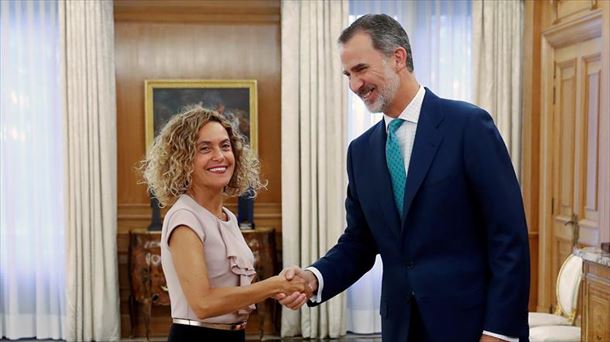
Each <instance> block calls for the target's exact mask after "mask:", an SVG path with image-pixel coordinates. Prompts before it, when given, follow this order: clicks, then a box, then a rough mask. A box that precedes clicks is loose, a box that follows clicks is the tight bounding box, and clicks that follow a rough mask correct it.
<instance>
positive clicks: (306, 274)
mask: <svg viewBox="0 0 610 342" xmlns="http://www.w3.org/2000/svg"><path fill="white" fill-rule="evenodd" d="M280 275H283V276H284V277H286V279H287V280H292V279H294V277H300V278H303V279H304V280H305V281H306V282H307V284H308V286H309V291H306V292H304V293H301V292H294V293H292V294H286V293H280V294H278V295H276V296H275V299H277V301H278V302H280V304H282V305H283V306H285V307H287V308H289V309H292V310H297V309H299V308H300V307H301V306H303V304H305V303H306V302H307V300H308V299H309V298H311V296H313V294H315V293H316V291H317V290H318V278H316V276H315V275H314V274H313V273H312V272H311V271H306V270H302V269H301V268H300V267H298V266H289V267H286V268H285V269H284V270H283V271H282V272H280Z"/></svg>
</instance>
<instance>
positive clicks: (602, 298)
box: [582, 256, 610, 342]
mask: <svg viewBox="0 0 610 342" xmlns="http://www.w3.org/2000/svg"><path fill="white" fill-rule="evenodd" d="M602 258H603V257H601V256H600V257H599V258H598V259H597V261H593V260H587V259H584V264H583V268H584V282H583V295H584V296H583V297H584V303H583V320H582V340H583V341H585V342H607V341H610V256H606V257H605V259H602ZM589 259H591V258H589ZM601 260H606V261H605V264H602V263H600V262H599V261H601Z"/></svg>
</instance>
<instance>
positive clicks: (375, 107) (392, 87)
mask: <svg viewBox="0 0 610 342" xmlns="http://www.w3.org/2000/svg"><path fill="white" fill-rule="evenodd" d="M384 76H385V78H386V84H385V85H384V87H383V88H377V90H378V92H379V94H378V96H377V99H375V102H373V103H368V102H366V101H364V104H365V105H366V108H368V110H369V111H370V112H371V113H380V112H385V111H386V110H387V109H388V106H389V105H390V102H391V101H392V100H393V99H394V96H395V95H396V91H397V90H398V87H399V86H400V79H399V78H398V74H396V73H395V72H394V71H393V70H392V69H390V67H389V66H388V65H387V64H384Z"/></svg>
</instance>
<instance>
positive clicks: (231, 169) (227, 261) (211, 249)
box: [141, 106, 306, 342]
mask: <svg viewBox="0 0 610 342" xmlns="http://www.w3.org/2000/svg"><path fill="white" fill-rule="evenodd" d="M141 170H142V171H143V176H144V180H145V182H146V183H147V184H148V186H149V189H150V191H151V192H152V193H153V194H154V196H155V197H156V198H157V199H158V200H159V202H160V203H161V204H162V205H164V206H169V205H171V208H170V209H169V211H168V212H167V214H166V215H165V218H164V222H163V230H162V232H161V262H162V264H163V271H164V273H165V277H166V280H167V287H168V291H169V296H170V302H171V311H172V319H173V324H172V327H171V329H170V334H169V341H172V342H173V341H245V330H244V329H245V326H246V321H247V319H248V315H249V312H250V311H252V309H254V303H258V302H260V301H262V300H264V299H266V298H268V297H273V296H276V295H278V294H280V293H282V294H283V293H294V292H306V284H305V282H304V281H303V280H302V279H300V278H295V279H293V280H290V281H289V280H286V279H285V277H284V276H282V275H279V276H274V277H271V278H268V279H266V280H263V281H260V282H257V283H252V280H253V278H254V276H255V274H256V272H255V271H254V255H253V254H252V251H251V250H250V249H249V248H248V245H247V244H246V242H245V240H244V238H243V236H242V235H241V232H240V230H239V227H238V225H237V219H236V217H235V215H233V213H231V212H230V211H229V210H227V209H226V208H224V207H223V203H224V199H225V198H226V197H227V196H239V195H242V194H246V193H247V192H248V191H249V190H250V191H252V190H254V194H256V190H258V189H260V188H261V187H262V184H261V181H260V179H259V162H258V160H257V158H256V157H255V156H254V154H253V153H252V152H251V150H250V149H249V148H248V146H247V145H246V144H245V143H244V138H243V136H242V135H241V134H240V133H239V132H238V131H237V130H236V129H234V127H233V126H232V125H231V123H230V122H229V121H228V120H227V119H226V118H225V117H224V116H222V115H221V114H218V113H217V112H215V111H213V110H210V109H206V108H202V107H200V106H194V107H190V108H186V109H185V110H184V111H183V112H182V113H180V114H178V115H176V116H174V117H173V118H172V119H171V120H170V121H169V122H168V123H167V124H166V125H165V127H163V129H162V130H161V132H160V133H159V135H158V136H157V138H156V139H155V141H154V143H153V146H152V148H151V150H150V152H149V154H148V156H147V158H146V159H145V160H144V161H143V162H142V165H141Z"/></svg>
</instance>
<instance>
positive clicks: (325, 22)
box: [281, 0, 347, 338]
mask: <svg viewBox="0 0 610 342" xmlns="http://www.w3.org/2000/svg"><path fill="white" fill-rule="evenodd" d="M281 21H282V235H283V236H282V240H283V260H284V265H299V266H303V267H305V266H308V265H310V264H311V263H312V262H314V261H316V260H317V259H318V258H320V257H321V256H323V255H324V254H325V253H326V251H327V250H328V249H330V247H332V246H333V245H334V244H335V243H336V242H337V239H338V237H339V235H340V234H341V232H343V229H344V228H345V211H344V209H343V206H342V203H343V200H344V196H345V187H346V175H345V147H344V142H345V132H346V118H345V116H346V108H345V105H346V100H345V99H346V86H345V81H344V80H343V79H342V73H341V64H340V60H339V55H338V49H337V45H336V40H337V38H338V37H339V35H340V33H341V31H342V30H343V28H344V27H345V26H346V24H347V2H346V1H344V0H340V1H336V0H315V1H296V0H286V1H282V20H281ZM298 334H302V335H303V337H307V338H323V337H329V336H330V337H338V336H341V335H343V334H345V298H344V296H343V295H339V296H337V297H335V298H333V299H331V300H330V301H328V302H326V303H324V304H322V305H320V306H318V307H315V308H308V307H306V306H305V307H303V308H302V309H301V310H300V311H291V310H289V309H283V311H282V336H295V335H298Z"/></svg>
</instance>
